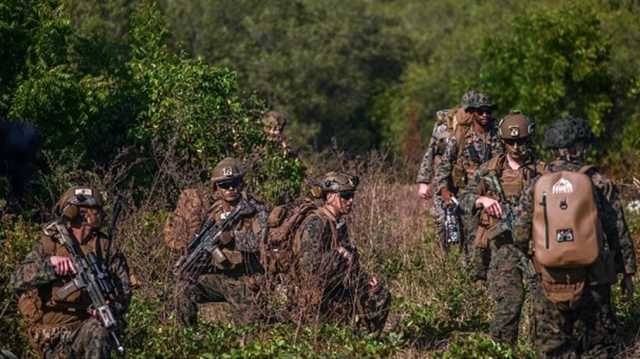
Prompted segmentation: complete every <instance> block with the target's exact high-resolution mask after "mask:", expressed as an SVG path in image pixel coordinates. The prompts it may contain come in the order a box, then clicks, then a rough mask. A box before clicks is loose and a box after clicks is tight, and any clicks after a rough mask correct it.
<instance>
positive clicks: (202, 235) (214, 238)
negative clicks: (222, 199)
mask: <svg viewBox="0 0 640 359" xmlns="http://www.w3.org/2000/svg"><path fill="white" fill-rule="evenodd" d="M248 210H250V207H249V205H248V203H247V202H246V201H244V200H241V201H240V202H239V203H238V205H237V206H236V207H235V208H234V209H233V211H232V212H231V213H229V215H227V216H226V217H225V218H224V219H223V220H221V221H219V222H217V223H214V222H213V220H212V219H211V218H207V220H206V221H205V222H204V224H203V225H202V229H201V230H200V232H199V233H198V234H196V235H195V236H194V237H193V239H191V241H190V242H189V244H188V245H187V253H186V254H185V255H183V256H182V257H180V259H179V260H178V262H176V265H175V273H176V275H177V276H179V277H183V278H191V279H194V277H197V273H195V272H194V271H195V269H196V268H197V267H198V266H197V265H198V262H199V261H201V260H203V259H204V258H207V256H209V255H214V252H215V251H216V250H217V249H218V244H219V242H220V235H221V234H222V232H224V231H226V230H228V229H229V228H230V227H231V225H233V223H234V222H235V221H236V220H237V219H238V217H240V216H241V215H244V214H246V213H247V211H248Z"/></svg>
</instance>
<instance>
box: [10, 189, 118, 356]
mask: <svg viewBox="0 0 640 359" xmlns="http://www.w3.org/2000/svg"><path fill="white" fill-rule="evenodd" d="M55 212H56V215H58V216H60V217H61V218H62V222H61V223H63V224H62V225H63V226H64V228H66V229H67V231H65V232H68V233H69V236H70V237H72V238H73V240H74V241H75V242H76V245H77V246H78V247H79V250H80V251H81V252H82V253H83V254H84V255H85V256H90V255H91V254H92V255H95V256H96V258H97V261H98V263H100V264H101V265H104V266H105V268H106V271H107V273H108V275H109V277H110V279H111V282H112V285H113V287H114V288H115V291H114V293H115V295H114V296H113V297H111V298H109V299H108V300H109V302H110V305H109V307H110V308H111V310H112V312H113V314H114V315H115V317H116V318H120V317H122V316H123V315H124V314H125V313H126V311H127V307H128V305H129V301H130V299H131V286H130V283H129V272H128V268H127V262H126V260H125V258H124V256H123V255H122V254H121V253H120V252H119V250H118V249H117V248H116V246H113V245H111V243H109V239H108V237H107V236H105V235H104V234H103V233H102V232H100V231H99V228H100V226H101V224H102V220H103V215H104V213H103V212H102V198H101V196H100V193H99V192H98V191H96V190H95V189H93V188H88V187H73V188H71V189H69V190H68V191H67V192H66V193H65V194H64V195H63V196H62V198H61V199H60V201H59V202H58V204H57V205H56V210H55ZM53 228H55V227H53V226H51V225H50V226H47V227H46V229H45V232H44V235H43V236H42V238H41V239H40V241H39V242H38V243H37V245H36V247H35V248H34V249H33V250H32V251H31V252H30V253H29V254H28V255H27V257H26V258H25V259H24V261H23V262H22V264H21V265H20V266H19V267H18V268H17V269H16V271H15V272H14V273H13V276H12V279H11V280H12V283H13V286H14V288H15V291H16V293H17V295H18V296H19V301H18V308H19V310H20V312H21V314H22V315H23V316H24V317H25V320H26V321H27V323H29V327H28V333H27V335H28V337H29V341H30V343H31V345H32V347H33V349H34V350H35V351H36V352H37V353H39V354H40V355H41V356H42V357H43V358H108V357H110V352H111V350H112V347H113V345H114V341H113V340H112V338H111V335H110V332H109V331H108V330H107V329H106V328H104V327H103V325H102V323H101V322H100V321H99V320H98V319H97V318H98V317H97V314H96V311H95V309H94V308H92V307H91V304H92V301H91V299H90V297H89V294H88V292H87V291H86V290H84V289H77V288H75V289H73V290H71V291H68V290H67V288H70V287H69V285H70V284H72V283H73V282H72V279H74V273H76V272H77V268H76V267H75V266H74V262H73V261H72V259H71V255H72V254H71V253H69V251H68V250H67V247H66V246H64V245H62V244H61V243H60V242H59V236H60V235H61V234H60V232H59V231H56V230H55V229H53Z"/></svg>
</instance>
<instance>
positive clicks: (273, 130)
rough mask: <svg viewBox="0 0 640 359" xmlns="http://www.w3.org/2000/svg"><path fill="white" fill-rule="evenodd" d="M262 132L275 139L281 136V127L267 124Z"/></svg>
mask: <svg viewBox="0 0 640 359" xmlns="http://www.w3.org/2000/svg"><path fill="white" fill-rule="evenodd" d="M264 133H265V134H266V135H267V138H268V139H270V140H273V141H276V140H279V139H280V137H281V136H282V128H280V127H278V126H268V127H265V128H264Z"/></svg>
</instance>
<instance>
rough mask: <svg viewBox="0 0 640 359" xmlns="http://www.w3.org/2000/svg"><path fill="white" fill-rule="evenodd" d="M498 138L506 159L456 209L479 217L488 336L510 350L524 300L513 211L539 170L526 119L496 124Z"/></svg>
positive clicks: (497, 160) (479, 177) (478, 177)
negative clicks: (485, 254) (491, 306)
mask: <svg viewBox="0 0 640 359" xmlns="http://www.w3.org/2000/svg"><path fill="white" fill-rule="evenodd" d="M498 134H499V136H500V139H501V140H502V143H503V145H504V147H505V150H506V155H502V154H501V155H498V156H497V157H494V158H492V159H491V160H489V162H486V163H484V164H483V165H481V166H480V168H478V170H477V171H476V174H475V177H474V178H473V180H472V181H471V182H469V184H468V185H467V186H466V187H465V189H464V190H463V191H462V193H461V194H460V199H461V200H460V207H461V208H462V210H463V211H465V212H466V213H467V214H468V215H474V216H477V215H479V216H480V225H479V227H478V231H477V232H476V237H475V243H474V245H475V246H476V247H480V248H482V249H487V248H488V249H489V254H490V264H489V273H488V274H489V276H488V282H489V294H490V295H491V297H492V299H493V300H494V301H495V312H494V316H493V321H492V322H491V327H490V329H491V334H492V336H493V337H494V338H495V339H497V340H500V341H503V342H506V343H509V344H515V342H516V340H517V338H518V325H519V321H520V312H521V310H522V306H523V304H524V297H525V295H524V286H523V283H522V280H523V274H525V273H523V268H522V263H523V259H524V258H525V257H524V256H525V254H524V253H522V252H521V251H520V250H519V249H517V248H516V247H515V246H514V244H513V239H512V238H511V229H510V227H511V224H512V220H513V212H512V208H513V207H514V206H515V205H516V204H517V203H518V201H519V199H520V194H521V193H522V190H523V189H524V187H525V186H527V185H528V184H529V182H530V181H531V180H533V179H534V178H535V177H536V176H537V174H538V173H540V171H541V170H542V167H543V164H542V163H541V162H539V161H537V160H536V158H535V156H534V153H533V151H532V148H531V142H530V138H531V136H532V135H533V124H532V122H531V121H530V120H529V119H528V118H527V117H525V116H524V115H522V114H521V113H519V112H512V113H510V114H508V115H507V116H505V118H503V119H502V121H500V124H499V125H498ZM475 253H479V251H475ZM480 260H482V258H479V259H478V261H480ZM525 263H526V260H525Z"/></svg>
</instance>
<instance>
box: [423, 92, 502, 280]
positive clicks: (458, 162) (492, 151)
mask: <svg viewBox="0 0 640 359" xmlns="http://www.w3.org/2000/svg"><path fill="white" fill-rule="evenodd" d="M462 107H463V108H464V109H465V110H466V111H469V110H474V109H479V108H488V109H491V108H493V107H494V105H493V104H492V103H491V99H490V98H489V97H488V96H487V95H484V94H481V93H477V92H475V91H469V92H467V93H465V95H464V96H463V97H462ZM502 153H503V149H502V144H501V142H500V141H499V139H498V135H497V130H496V127H495V126H494V124H493V123H491V124H489V125H488V127H487V128H486V129H485V132H484V133H477V132H476V131H475V130H474V128H473V124H469V125H465V126H460V125H458V126H457V127H456V129H455V130H454V134H453V135H452V136H451V137H449V139H448V141H447V144H446V147H445V150H444V154H443V156H442V162H441V164H440V166H438V167H437V168H436V170H435V175H434V179H433V182H434V185H435V188H434V193H442V190H443V189H445V188H446V189H448V190H449V191H450V192H451V193H452V194H454V195H455V194H456V193H458V191H460V190H462V189H464V187H465V186H466V185H467V183H469V182H470V181H471V180H472V179H473V178H474V175H475V171H476V169H477V168H478V167H479V166H480V165H481V164H483V163H485V162H487V161H489V160H490V159H491V158H493V157H495V156H497V155H500V154H502ZM477 225H478V222H477V219H476V218H475V217H473V216H466V215H463V216H462V229H463V233H464V236H465V238H464V242H465V243H464V246H465V250H467V249H468V246H469V244H470V243H473V237H474V235H475V231H476V228H477ZM479 257H480V256H479V255H474V257H473V258H479ZM474 267H475V268H476V269H477V268H481V266H480V264H477V263H474ZM475 276H477V277H478V276H479V277H484V276H485V275H484V273H475Z"/></svg>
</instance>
